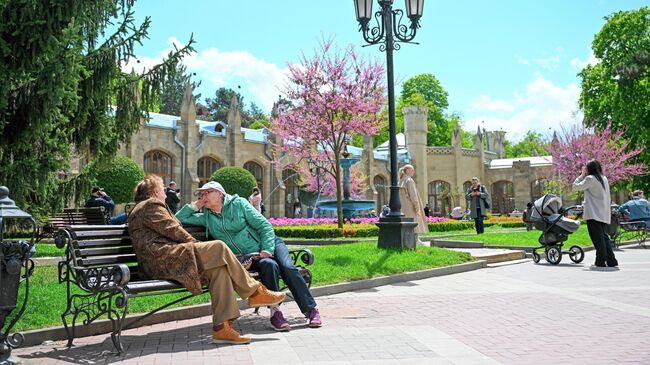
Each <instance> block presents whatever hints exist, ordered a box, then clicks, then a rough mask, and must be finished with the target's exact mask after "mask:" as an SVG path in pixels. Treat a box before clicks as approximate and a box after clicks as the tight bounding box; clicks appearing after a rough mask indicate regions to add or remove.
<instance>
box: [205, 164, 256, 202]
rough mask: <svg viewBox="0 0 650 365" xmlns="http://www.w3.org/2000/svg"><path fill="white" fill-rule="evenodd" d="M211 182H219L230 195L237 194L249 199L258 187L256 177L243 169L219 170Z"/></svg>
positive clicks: (229, 168) (211, 177)
mask: <svg viewBox="0 0 650 365" xmlns="http://www.w3.org/2000/svg"><path fill="white" fill-rule="evenodd" d="M210 180H211V181H217V182H218V183H220V184H221V185H223V188H224V189H225V190H226V192H227V193H228V194H232V195H234V194H237V195H239V196H241V197H243V198H248V196H249V195H251V191H252V190H253V188H254V187H256V186H257V180H255V176H253V174H251V173H250V172H249V171H248V170H246V169H245V168H243V167H237V166H228V167H222V168H220V169H219V170H217V171H216V172H215V173H214V174H212V176H210Z"/></svg>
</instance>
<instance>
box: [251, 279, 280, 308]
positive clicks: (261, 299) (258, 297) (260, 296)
mask: <svg viewBox="0 0 650 365" xmlns="http://www.w3.org/2000/svg"><path fill="white" fill-rule="evenodd" d="M285 296H286V294H284V293H282V292H276V291H270V290H268V289H267V288H266V287H265V286H264V285H262V284H260V286H258V287H257V290H255V293H253V294H251V296H250V297H248V305H249V306H251V307H266V306H271V305H276V304H278V303H282V301H283V300H284V297H285Z"/></svg>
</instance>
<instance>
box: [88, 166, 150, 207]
mask: <svg viewBox="0 0 650 365" xmlns="http://www.w3.org/2000/svg"><path fill="white" fill-rule="evenodd" d="M92 168H96V167H95V165H93V167H92ZM94 172H95V173H96V175H95V176H96V183H97V185H99V186H101V187H102V188H104V190H105V191H106V194H108V195H109V196H110V197H111V198H113V201H115V203H116V204H120V203H128V202H130V201H133V189H135V186H136V185H138V183H139V182H140V181H141V180H142V178H143V177H144V170H142V167H140V165H138V164H137V163H136V162H135V161H133V160H132V159H130V158H128V157H125V156H116V157H115V158H113V160H111V161H110V162H109V163H108V164H107V165H105V166H102V167H100V168H98V169H97V170H96V171H94Z"/></svg>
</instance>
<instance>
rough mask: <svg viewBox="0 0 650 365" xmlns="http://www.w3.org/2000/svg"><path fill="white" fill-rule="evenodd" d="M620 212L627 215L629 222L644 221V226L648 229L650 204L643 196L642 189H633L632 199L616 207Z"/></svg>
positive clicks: (649, 225) (649, 224) (649, 227)
mask: <svg viewBox="0 0 650 365" xmlns="http://www.w3.org/2000/svg"><path fill="white" fill-rule="evenodd" d="M618 211H619V212H621V213H627V214H628V215H629V219H628V220H629V222H645V228H646V229H650V206H649V205H648V201H647V200H645V198H644V197H643V191H642V190H634V191H633V192H632V199H630V200H629V201H628V202H627V203H625V204H623V205H621V206H620V207H618Z"/></svg>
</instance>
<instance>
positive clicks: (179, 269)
mask: <svg viewBox="0 0 650 365" xmlns="http://www.w3.org/2000/svg"><path fill="white" fill-rule="evenodd" d="M134 195H135V197H134V201H135V202H136V205H135V207H134V208H133V210H132V211H131V214H129V218H128V219H129V235H130V236H131V240H132V242H133V250H134V251H135V254H136V256H137V258H138V263H139V264H140V266H139V268H140V270H142V273H143V274H144V275H146V276H148V277H151V278H154V279H166V280H176V281H178V282H179V283H181V284H182V285H183V286H184V287H185V288H186V289H187V290H189V291H190V292H191V293H192V294H194V295H199V294H201V293H203V290H202V286H203V285H207V286H208V288H209V291H210V296H211V307H212V341H213V342H214V343H229V344H246V343H249V342H251V339H250V337H244V336H241V335H240V334H239V332H237V331H236V330H235V329H234V328H233V321H234V320H235V319H236V318H238V317H239V316H240V313H239V306H238V305H237V298H236V297H235V295H234V293H235V292H237V293H238V294H239V296H240V297H241V298H242V299H247V300H248V304H249V305H250V306H251V307H261V306H268V305H277V304H278V303H280V302H282V301H283V300H284V298H285V294H284V293H281V292H278V291H277V290H276V291H270V290H268V289H267V288H266V287H265V286H264V285H262V284H260V283H259V282H258V281H257V280H255V279H253V278H252V277H251V276H250V275H249V274H248V272H247V271H246V270H245V269H244V268H243V267H242V264H241V263H240V262H239V260H238V259H237V257H235V255H234V254H233V253H232V251H230V249H229V248H228V247H227V246H226V245H225V244H224V243H223V241H208V242H198V241H196V239H194V237H192V235H190V234H189V233H188V232H187V231H186V230H185V229H183V227H182V226H181V223H180V222H179V221H178V219H176V217H174V215H173V214H172V212H171V211H170V210H169V207H168V206H167V205H166V204H165V199H166V197H167V195H166V194H165V186H164V184H163V181H162V178H160V177H159V176H156V175H150V176H147V177H145V179H144V180H143V181H141V182H140V183H139V184H138V185H137V186H136V188H135V194H134Z"/></svg>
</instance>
